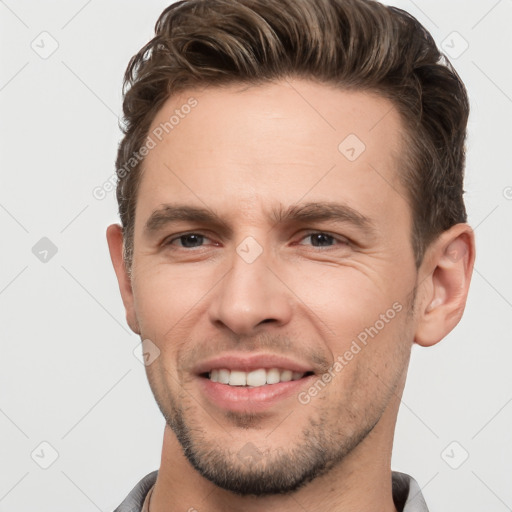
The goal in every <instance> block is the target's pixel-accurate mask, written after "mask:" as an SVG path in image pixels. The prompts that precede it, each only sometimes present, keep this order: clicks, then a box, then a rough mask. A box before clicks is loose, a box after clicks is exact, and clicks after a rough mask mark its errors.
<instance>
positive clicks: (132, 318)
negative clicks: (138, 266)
mask: <svg viewBox="0 0 512 512" xmlns="http://www.w3.org/2000/svg"><path fill="white" fill-rule="evenodd" d="M107 242H108V249H109V251H110V258H111V259H112V264H113V265H114V270H115V272H116V276H117V282H118V283H119V291H120V292H121V297H122V299H123V304H124V309H125V311H126V321H127V322H128V325H129V326H130V329H131V330H132V331H133V332H134V333H136V334H140V329H139V324H138V322H137V316H136V314H135V308H134V301H133V290H132V283H131V279H130V275H129V273H128V271H127V269H126V263H125V261H124V257H123V230H122V228H121V226H120V225H119V224H112V225H111V226H109V227H108V228H107Z"/></svg>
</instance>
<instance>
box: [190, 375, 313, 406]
mask: <svg viewBox="0 0 512 512" xmlns="http://www.w3.org/2000/svg"><path fill="white" fill-rule="evenodd" d="M314 377H315V376H314V375H309V376H308V377H303V378H302V379H298V380H291V381H289V382H279V383H277V384H267V385H265V386H258V387H254V388H249V387H243V386H229V385H227V384H221V383H219V382H213V381H211V380H210V379H208V378H206V377H200V378H199V380H200V386H201V388H202V391H203V393H204V395H205V396H206V397H207V398H208V399H209V401H210V402H213V403H214V404H215V405H216V406H218V407H220V408H221V409H226V410H229V411H233V412H242V411H256V412H257V411H263V410H266V409H268V408H270V407H272V406H273V405H275V404H278V403H279V402H281V401H282V400H285V399H287V398H290V397H297V396H298V394H299V392H300V390H301V388H303V387H305V386H309V385H310V382H311V380H312V379H313V378H314Z"/></svg>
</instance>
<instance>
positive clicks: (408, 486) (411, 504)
mask: <svg viewBox="0 0 512 512" xmlns="http://www.w3.org/2000/svg"><path fill="white" fill-rule="evenodd" d="M157 475H158V471H153V473H150V474H149V475H146V476H145V477H144V478H143V479H142V480H141V481H140V482H139V483H138V484H137V485H136V486H135V487H134V488H133V490H132V491H131V492H130V494H128V496H127V497H126V498H125V500H124V501H123V502H122V503H121V505H119V507H117V508H116V509H115V510H114V512H146V511H147V507H148V501H149V500H146V497H147V496H148V494H149V493H150V492H151V490H152V488H153V485H154V484H155V482H156V477H157ZM392 479H393V480H392V484H393V501H394V502H395V507H396V509H397V511H398V512H428V508H427V505H426V503H425V500H424V499H423V495H422V494H421V490H420V487H419V485H418V483H417V482H416V480H414V478H412V477H410V476H409V475H406V474H405V473H398V472H396V471H393V473H392Z"/></svg>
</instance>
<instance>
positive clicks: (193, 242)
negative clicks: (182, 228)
mask: <svg viewBox="0 0 512 512" xmlns="http://www.w3.org/2000/svg"><path fill="white" fill-rule="evenodd" d="M205 240H210V239H209V238H208V237H206V236H204V235H202V234H200V233H184V234H182V235H179V236H176V237H174V238H170V239H169V240H168V241H166V242H164V245H173V246H178V247H181V248H185V249H193V248H195V247H201V246H202V245H203V243H204V241H205Z"/></svg>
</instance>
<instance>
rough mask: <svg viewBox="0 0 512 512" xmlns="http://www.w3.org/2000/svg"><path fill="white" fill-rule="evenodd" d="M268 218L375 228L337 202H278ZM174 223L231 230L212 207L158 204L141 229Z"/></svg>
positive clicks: (369, 231)
mask: <svg viewBox="0 0 512 512" xmlns="http://www.w3.org/2000/svg"><path fill="white" fill-rule="evenodd" d="M267 217H268V219H269V220H270V221H271V222H272V223H273V224H285V223H289V224H293V223H303V224H304V223H308V222H321V221H337V222H343V223H347V224H352V225H354V226H355V227H356V228H359V229H360V230H362V231H364V232H366V233H367V234H373V233H374V232H375V231H376V226H375V224H374V222H373V221H372V220H371V219H370V218H368V217H366V216H365V215H363V214H362V213H360V212H358V211H357V210H355V209H354V208H352V207H350V206H348V205H346V204H343V203H337V202H325V201H324V202H308V203H300V204H295V205H291V206H289V207H287V208H284V207H283V205H278V206H275V207H273V208H272V209H271V210H270V212H269V214H268V215H267ZM173 222H197V223H202V224H209V225H211V226H214V227H216V228H218V229H220V230H222V231H224V232H226V233H228V234H229V233H231V232H232V228H230V226H229V225H228V223H227V222H226V221H225V220H223V219H222V218H221V217H220V215H218V214H217V213H215V212H214V211H213V210H211V209H209V208H203V207H197V206H189V205H183V204H164V205H162V206H160V207H159V208H158V209H157V210H155V211H153V213H152V214H151V215H150V216H149V218H148V220H147V221H146V224H145V227H144V231H145V232H146V233H147V234H153V233H155V232H157V231H159V230H160V229H162V228H163V227H165V226H166V225H168V224H171V223H173Z"/></svg>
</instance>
